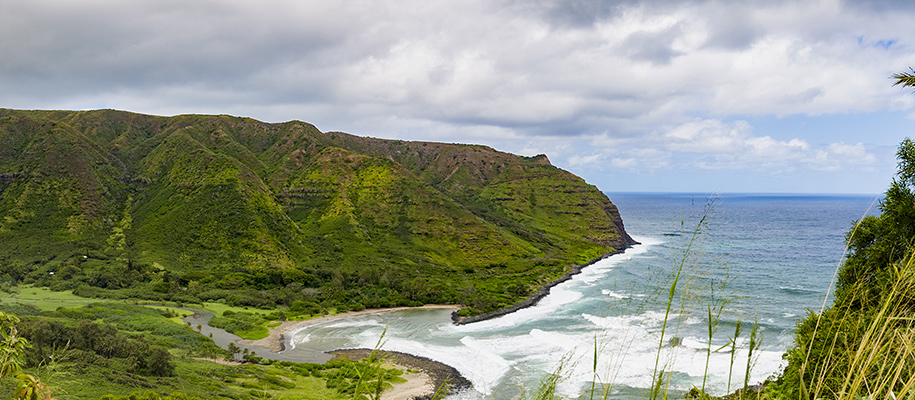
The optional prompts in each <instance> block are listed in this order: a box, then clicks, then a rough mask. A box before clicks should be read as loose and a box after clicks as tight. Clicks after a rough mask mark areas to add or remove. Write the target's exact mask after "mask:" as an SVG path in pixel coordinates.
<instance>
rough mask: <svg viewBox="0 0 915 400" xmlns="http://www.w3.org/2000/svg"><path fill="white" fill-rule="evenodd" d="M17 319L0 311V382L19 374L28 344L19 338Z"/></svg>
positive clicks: (22, 338)
mask: <svg viewBox="0 0 915 400" xmlns="http://www.w3.org/2000/svg"><path fill="white" fill-rule="evenodd" d="M18 323H19V318H18V317H16V316H15V315H12V314H7V313H5V312H2V311H0V380H3V379H5V378H7V377H10V376H15V375H17V374H19V372H20V371H21V370H22V363H23V355H24V354H25V350H26V349H27V348H28V347H29V342H28V341H27V340H25V338H24V337H21V336H19V331H17V330H16V324H18Z"/></svg>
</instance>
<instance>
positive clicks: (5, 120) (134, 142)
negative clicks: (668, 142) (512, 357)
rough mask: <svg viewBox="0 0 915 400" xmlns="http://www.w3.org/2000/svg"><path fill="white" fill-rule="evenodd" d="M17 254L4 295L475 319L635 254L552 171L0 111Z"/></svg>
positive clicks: (1, 213) (392, 145)
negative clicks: (572, 274)
mask: <svg viewBox="0 0 915 400" xmlns="http://www.w3.org/2000/svg"><path fill="white" fill-rule="evenodd" d="M0 242H2V243H4V251H3V252H2V253H0V266H2V269H0V271H2V272H0V288H3V287H6V288H9V287H11V286H15V285H17V284H33V285H35V286H41V287H49V288H52V289H53V290H55V291H72V293H74V294H76V295H78V296H81V297H88V298H95V299H135V300H138V301H146V302H161V301H166V300H168V301H176V302H182V303H200V302H220V303H223V304H226V305H230V306H237V307H254V308H263V309H277V308H284V309H285V308H291V307H292V306H293V304H296V305H297V307H298V308H299V309H300V310H299V311H298V312H299V314H301V315H305V314H306V313H307V314H309V315H313V314H320V313H326V312H329V310H337V311H347V310H358V309H362V308H367V307H391V306H406V305H410V306H412V305H421V304H426V303H452V304H463V305H465V306H466V308H465V309H464V310H463V311H462V313H463V314H465V315H472V314H479V313H483V312H487V311H491V310H494V309H498V308H501V307H505V306H508V305H511V304H514V303H516V302H518V301H520V300H523V299H524V298H525V297H526V296H528V295H529V294H530V293H533V292H534V291H535V290H536V289H537V288H538V287H540V286H541V285H543V284H545V283H547V282H550V281H552V280H554V279H556V278H558V277H560V276H561V275H562V274H563V273H565V272H566V271H568V270H569V268H570V267H572V266H573V265H576V264H581V263H584V262H587V261H589V260H591V259H593V258H596V257H599V256H602V255H605V254H607V253H609V252H612V251H614V250H617V249H622V248H624V247H626V246H628V245H629V244H631V243H632V239H631V238H629V236H628V235H627V234H626V233H625V231H624V230H623V226H622V222H621V221H620V218H619V214H618V212H617V210H616V207H615V206H613V204H612V203H610V201H609V200H608V199H607V197H606V196H605V195H604V194H603V193H601V192H600V191H598V190H597V189H596V188H595V187H593V186H591V185H588V184H586V183H585V182H584V181H582V180H581V179H580V178H578V177H576V176H574V175H572V174H569V173H568V172H565V171H563V170H561V169H558V168H556V167H553V166H552V165H550V164H549V160H547V158H546V157H545V156H537V157H518V156H514V155H511V154H506V153H501V152H498V151H495V150H493V149H491V148H488V147H485V146H469V145H454V144H440V143H417V142H404V141H392V140H379V139H371V138H362V137H357V136H352V135H348V134H344V133H338V132H329V133H322V132H320V131H318V130H317V129H316V128H315V127H313V126H311V125H309V124H306V123H302V122H298V121H293V122H287V123H283V124H267V123H262V122H259V121H255V120H251V119H247V118H237V117H229V116H199V115H184V116H177V117H170V118H164V117H154V116H147V115H139V114H132V113H127V112H120V111H113V110H99V111H87V112H69V111H18V110H8V109H0ZM251 334H252V335H255V336H256V335H257V333H251Z"/></svg>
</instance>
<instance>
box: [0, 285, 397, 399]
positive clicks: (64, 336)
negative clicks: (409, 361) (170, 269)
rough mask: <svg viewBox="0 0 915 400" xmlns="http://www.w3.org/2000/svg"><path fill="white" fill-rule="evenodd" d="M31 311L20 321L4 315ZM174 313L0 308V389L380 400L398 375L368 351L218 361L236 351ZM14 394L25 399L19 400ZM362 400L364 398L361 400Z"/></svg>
mask: <svg viewBox="0 0 915 400" xmlns="http://www.w3.org/2000/svg"><path fill="white" fill-rule="evenodd" d="M16 304H18V306H19V309H20V310H23V309H27V310H29V312H27V313H25V314H21V320H20V318H17V317H15V316H13V315H11V314H7V313H5V312H4V311H3V310H4V309H10V308H15V305H16ZM174 312H175V310H174V309H171V308H162V307H146V306H135V305H128V304H123V303H118V302H106V303H91V304H87V305H84V306H76V307H60V308H58V309H56V310H53V311H50V310H41V309H39V308H38V307H35V306H30V305H24V304H19V303H12V302H4V303H3V304H2V305H0V323H2V332H3V335H2V342H0V372H3V376H2V378H5V377H8V376H15V377H16V378H17V379H18V380H19V381H18V382H15V381H11V380H8V379H0V393H14V392H15V393H16V394H15V395H16V398H31V397H28V396H26V393H25V392H22V391H23V390H31V391H32V392H29V393H36V394H35V397H34V398H36V399H38V398H40V399H48V398H50V397H52V395H53V398H56V399H61V400H63V399H128V398H129V399H175V400H177V399H196V398H225V399H260V398H277V399H328V400H330V399H334V400H336V399H351V398H360V397H361V395H362V394H366V393H372V394H374V395H373V396H371V397H372V398H376V397H377V396H375V395H377V393H379V392H380V391H381V390H384V389H387V388H389V387H391V383H397V382H403V378H400V375H401V373H402V372H401V371H400V370H398V369H395V368H391V367H389V366H386V365H385V364H384V362H383V359H381V358H380V357H377V355H374V354H373V356H372V357H370V358H369V359H367V360H364V361H359V362H355V361H349V360H339V361H332V362H329V363H326V364H300V363H293V362H273V361H271V360H263V359H259V358H257V357H254V356H251V355H246V356H245V359H248V360H253V361H256V362H258V363H257V364H241V365H238V364H233V365H223V364H218V363H216V362H215V361H217V360H221V359H223V358H228V359H231V358H233V355H230V354H229V352H227V351H225V350H223V349H220V348H218V347H216V346H215V345H214V344H213V343H212V341H210V340H209V339H208V338H205V337H204V336H203V335H200V334H198V333H197V332H195V331H194V330H193V329H191V328H190V327H188V326H186V325H184V324H183V323H182V322H181V321H175V320H174V319H173V316H174V315H175V314H174ZM20 392H21V393H22V395H20ZM357 395H360V396H357Z"/></svg>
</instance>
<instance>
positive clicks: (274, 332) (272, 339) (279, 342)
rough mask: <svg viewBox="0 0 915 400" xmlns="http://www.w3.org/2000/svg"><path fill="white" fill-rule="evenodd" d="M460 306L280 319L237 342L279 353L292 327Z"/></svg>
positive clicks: (379, 310)
mask: <svg viewBox="0 0 915 400" xmlns="http://www.w3.org/2000/svg"><path fill="white" fill-rule="evenodd" d="M458 308H460V307H459V306H455V305H440V304H428V305H424V306H422V307H394V308H369V309H365V310H362V311H350V312H345V313H341V314H335V315H325V316H322V317H317V318H312V319H307V320H304V321H282V323H281V324H280V325H279V326H275V327H273V328H270V334H269V335H267V337H265V338H263V339H259V340H239V341H238V343H239V344H243V345H248V346H258V347H263V348H266V349H270V351H272V352H274V353H279V352H281V351H283V350H284V349H285V343H286V336H285V335H286V332H289V331H290V330H293V329H298V328H303V327H306V326H309V325H314V324H320V323H322V322H328V321H334V320H338V319H346V318H352V317H358V316H363V315H373V314H383V313H389V312H395V311H404V310H428V309H436V310H442V309H445V310H457V309H458Z"/></svg>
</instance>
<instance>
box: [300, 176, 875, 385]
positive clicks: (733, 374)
mask: <svg viewBox="0 0 915 400" xmlns="http://www.w3.org/2000/svg"><path fill="white" fill-rule="evenodd" d="M608 195H609V196H610V199H611V200H612V201H613V202H614V204H616V205H617V206H618V207H619V209H620V213H621V215H622V218H623V222H624V224H625V226H626V230H627V231H628V232H629V233H630V235H632V236H633V238H635V239H636V240H637V241H639V242H640V243H641V244H640V245H637V246H634V247H633V248H630V249H628V250H626V251H625V252H624V253H622V254H618V255H615V256H611V257H608V258H606V259H604V260H601V261H599V262H598V263H596V264H594V265H591V266H589V267H587V268H585V269H584V270H583V272H582V273H581V274H579V275H576V276H575V277H574V278H573V279H572V280H570V281H568V282H565V283H563V284H560V285H558V286H556V287H554V288H553V289H552V290H551V293H550V295H549V296H547V297H545V298H544V299H542V300H541V301H540V302H539V303H538V304H537V305H536V306H534V307H530V308H526V309H523V310H520V311H518V312H515V313H512V314H509V315H506V316H503V317H500V318H496V319H492V320H488V321H482V322H477V323H473V324H468V325H463V326H455V325H453V324H451V321H450V311H447V310H409V311H403V312H392V313H385V314H378V315H368V316H363V317H356V318H350V319H346V320H337V321H330V322H327V323H324V324H319V325H313V326H308V327H306V328H304V329H301V330H299V331H297V332H295V333H294V335H293V336H292V344H293V345H294V346H295V348H293V349H290V350H288V351H289V352H291V353H294V352H296V351H316V350H317V351H325V350H332V349H337V348H356V347H368V348H372V347H375V346H376V345H378V344H379V340H381V347H382V348H383V349H386V350H395V351H401V352H405V353H411V354H415V355H419V356H424V357H428V358H431V359H433V360H436V361H440V362H443V363H445V364H448V365H451V366H453V367H455V368H456V369H457V370H459V371H460V372H461V373H462V374H463V375H464V376H465V377H466V378H468V379H469V380H470V381H471V382H472V383H473V385H474V388H473V390H468V391H465V392H463V393H460V394H457V395H454V396H452V398H455V399H511V398H518V397H519V396H521V395H523V394H531V393H532V392H533V391H534V390H536V388H537V386H538V385H539V383H540V382H541V380H542V379H543V378H544V377H545V376H548V375H549V374H551V373H554V372H556V371H557V369H560V368H561V370H560V373H559V374H558V375H559V376H560V377H562V379H561V380H560V383H559V386H558V391H559V393H560V394H562V395H563V396H565V397H567V398H573V399H574V398H580V397H583V398H588V397H589V396H588V395H587V393H588V390H590V388H591V387H592V382H598V383H597V384H596V385H595V386H596V387H597V388H598V389H601V388H606V389H607V390H610V393H611V394H612V396H611V397H612V398H633V399H634V398H645V391H646V390H647V388H649V387H650V386H651V382H652V380H651V377H652V375H653V372H654V371H655V369H656V365H657V366H659V367H658V368H661V369H664V370H665V371H667V372H668V373H669V375H668V376H669V378H670V381H669V384H670V386H669V388H670V390H672V391H685V390H688V389H689V388H690V387H692V386H697V387H699V386H701V385H702V382H703V377H707V378H706V379H705V380H706V382H705V385H706V388H707V390H708V391H709V392H710V393H712V394H719V395H720V394H725V393H726V392H729V391H732V390H734V389H736V388H738V387H742V386H743V382H744V376H745V375H746V370H747V365H748V359H747V354H748V352H747V346H748V342H749V332H750V329H751V326H752V325H753V324H754V322H755V323H758V326H759V331H760V332H761V333H762V336H763V342H762V346H761V348H760V349H758V350H756V351H755V352H754V354H753V357H752V359H751V360H750V361H751V362H750V364H751V366H752V368H751V369H750V373H749V382H750V384H754V383H758V382H760V381H762V380H764V379H765V378H766V377H768V376H770V375H772V374H776V373H778V372H779V371H780V369H781V368H782V362H783V361H782V354H783V353H784V352H785V349H787V348H788V347H789V346H791V343H792V334H793V332H794V328H795V326H796V324H797V322H798V321H799V320H800V319H801V318H803V317H804V316H806V315H807V312H808V310H818V309H819V308H820V307H821V306H822V305H823V304H824V302H828V301H829V300H830V298H829V297H828V296H829V291H830V289H831V286H832V280H833V276H834V273H835V271H836V268H837V266H838V265H839V263H840V262H841V260H842V257H843V253H844V246H845V234H846V232H847V231H849V229H850V228H851V227H852V224H853V221H855V220H858V219H860V218H861V217H863V216H864V215H866V214H874V213H876V201H875V199H876V198H877V196H865V195H780V194H720V195H714V196H709V195H705V194H667V193H665V194H652V193H610V194H608ZM700 221H701V223H700ZM697 229H698V230H697ZM681 266H682V271H683V272H682V274H681V275H680V279H679V280H678V281H677V282H678V285H677V286H676V287H677V289H676V291H675V296H674V297H675V300H674V301H673V302H671V310H670V312H667V304H668V301H667V299H668V294H669V289H670V287H671V283H672V282H673V279H674V276H675V272H676V271H677V270H681V268H680V267H681ZM710 310H711V311H710ZM719 310H720V311H719ZM710 312H711V316H712V320H715V321H717V322H715V323H713V324H711V326H712V327H713V328H714V333H713V335H712V339H711V342H709V339H708V331H709V326H710V324H709V315H710ZM665 315H667V318H666V320H667V321H668V322H667V324H666V328H664V324H663V322H664V321H665ZM737 321H740V323H741V331H742V332H741V334H740V335H739V336H738V337H737V340H735V341H734V342H735V343H736V351H735V352H734V354H733V358H732V353H731V347H730V346H728V344H729V343H730V338H731V337H734V333H735V327H736V324H737ZM662 329H663V330H664V335H663V337H662ZM709 348H711V350H712V351H713V352H712V354H711V356H710V358H709V360H708V362H706V357H707V354H708V350H709ZM659 349H660V350H659ZM595 354H597V361H596V363H595V360H594V355H595ZM732 359H733V362H732ZM595 365H596V369H595ZM595 371H596V373H595Z"/></svg>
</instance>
